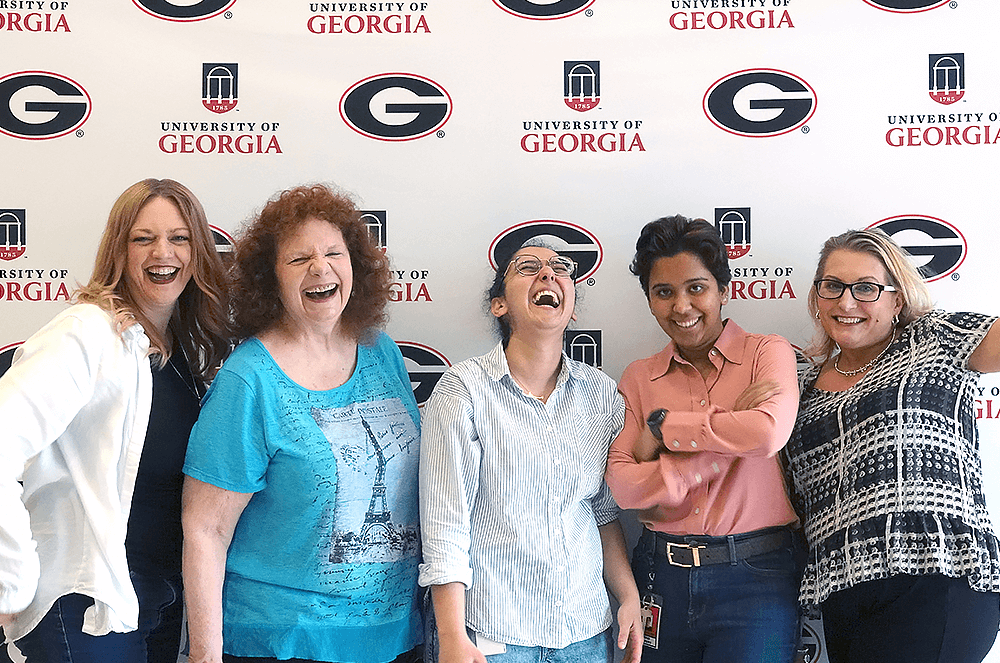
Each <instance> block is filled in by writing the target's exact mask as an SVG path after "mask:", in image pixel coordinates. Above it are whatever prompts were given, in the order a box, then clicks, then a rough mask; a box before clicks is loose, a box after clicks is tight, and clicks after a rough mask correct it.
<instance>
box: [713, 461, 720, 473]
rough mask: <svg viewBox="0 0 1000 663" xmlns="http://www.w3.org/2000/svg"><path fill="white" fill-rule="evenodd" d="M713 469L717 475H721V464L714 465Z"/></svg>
mask: <svg viewBox="0 0 1000 663" xmlns="http://www.w3.org/2000/svg"><path fill="white" fill-rule="evenodd" d="M712 469H713V470H715V473H716V474H718V473H719V464H718V463H712Z"/></svg>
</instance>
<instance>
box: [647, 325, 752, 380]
mask: <svg viewBox="0 0 1000 663" xmlns="http://www.w3.org/2000/svg"><path fill="white" fill-rule="evenodd" d="M746 337H747V333H746V332H745V331H743V328H742V327H740V326H739V325H738V324H736V322H735V321H733V320H732V319H730V318H726V320H725V322H724V323H723V327H722V333H721V334H719V338H717V339H716V340H715V345H713V346H712V349H713V350H718V352H719V354H721V355H722V358H723V359H724V360H725V361H728V362H730V363H732V364H742V363H743V354H744V352H745V351H746ZM650 360H651V361H650V366H649V375H650V380H656V379H658V378H661V377H663V376H664V375H666V374H667V373H668V372H669V371H670V369H671V367H673V366H675V365H676V366H680V365H682V364H685V365H688V366H690V363H689V362H688V361H687V360H686V359H684V358H683V357H682V356H681V355H680V352H678V351H677V346H676V345H675V344H674V342H673V341H670V343H668V344H667V347H665V348H663V349H662V350H660V351H659V352H658V353H656V354H655V355H653V356H652V357H651V358H650Z"/></svg>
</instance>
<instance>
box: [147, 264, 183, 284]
mask: <svg viewBox="0 0 1000 663" xmlns="http://www.w3.org/2000/svg"><path fill="white" fill-rule="evenodd" d="M180 271H181V270H180V267H148V268H146V274H148V275H149V280H150V281H152V282H153V283H164V284H166V283H170V282H172V281H173V280H174V277H176V276H177V274H178V273H179V272H180Z"/></svg>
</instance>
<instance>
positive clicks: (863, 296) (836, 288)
mask: <svg viewBox="0 0 1000 663" xmlns="http://www.w3.org/2000/svg"><path fill="white" fill-rule="evenodd" d="M813 285H814V286H815V287H816V294H817V295H818V296H819V297H820V298H821V299H840V298H841V297H842V296H843V294H844V291H845V290H847V289H850V291H851V296H852V297H854V299H856V300H858V301H859V302H875V301H878V298H879V297H881V296H882V292H883V291H885V292H897V291H896V289H895V288H894V287H892V286H891V285H882V284H881V283H872V282H871V281H858V282H857V283H842V282H841V281H838V280H836V279H817V280H816V281H814V282H813Z"/></svg>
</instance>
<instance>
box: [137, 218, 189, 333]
mask: <svg viewBox="0 0 1000 663" xmlns="http://www.w3.org/2000/svg"><path fill="white" fill-rule="evenodd" d="M123 277H124V279H125V283H126V284H127V286H128V288H129V291H130V292H131V293H133V297H134V299H135V302H136V304H137V305H138V306H139V309H140V310H141V311H142V313H143V314H144V315H145V316H146V317H147V318H149V319H150V321H152V322H153V323H154V324H163V325H164V327H165V325H166V321H168V320H169V319H170V315H171V314H172V313H173V310H174V306H175V305H176V304H177V298H178V297H180V295H181V293H182V292H183V291H184V288H185V287H187V284H188V281H190V280H191V230H190V228H188V224H187V222H186V221H185V220H184V218H183V217H182V216H181V213H180V211H179V210H178V209H177V206H176V205H174V204H173V203H172V202H170V201H169V200H167V199H166V198H151V199H150V200H149V202H147V203H146V204H145V205H144V206H143V208H142V209H141V210H139V214H137V215H136V217H135V222H134V223H133V224H132V228H131V230H129V235H128V256H127V264H126V266H125V272H124V275H123Z"/></svg>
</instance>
